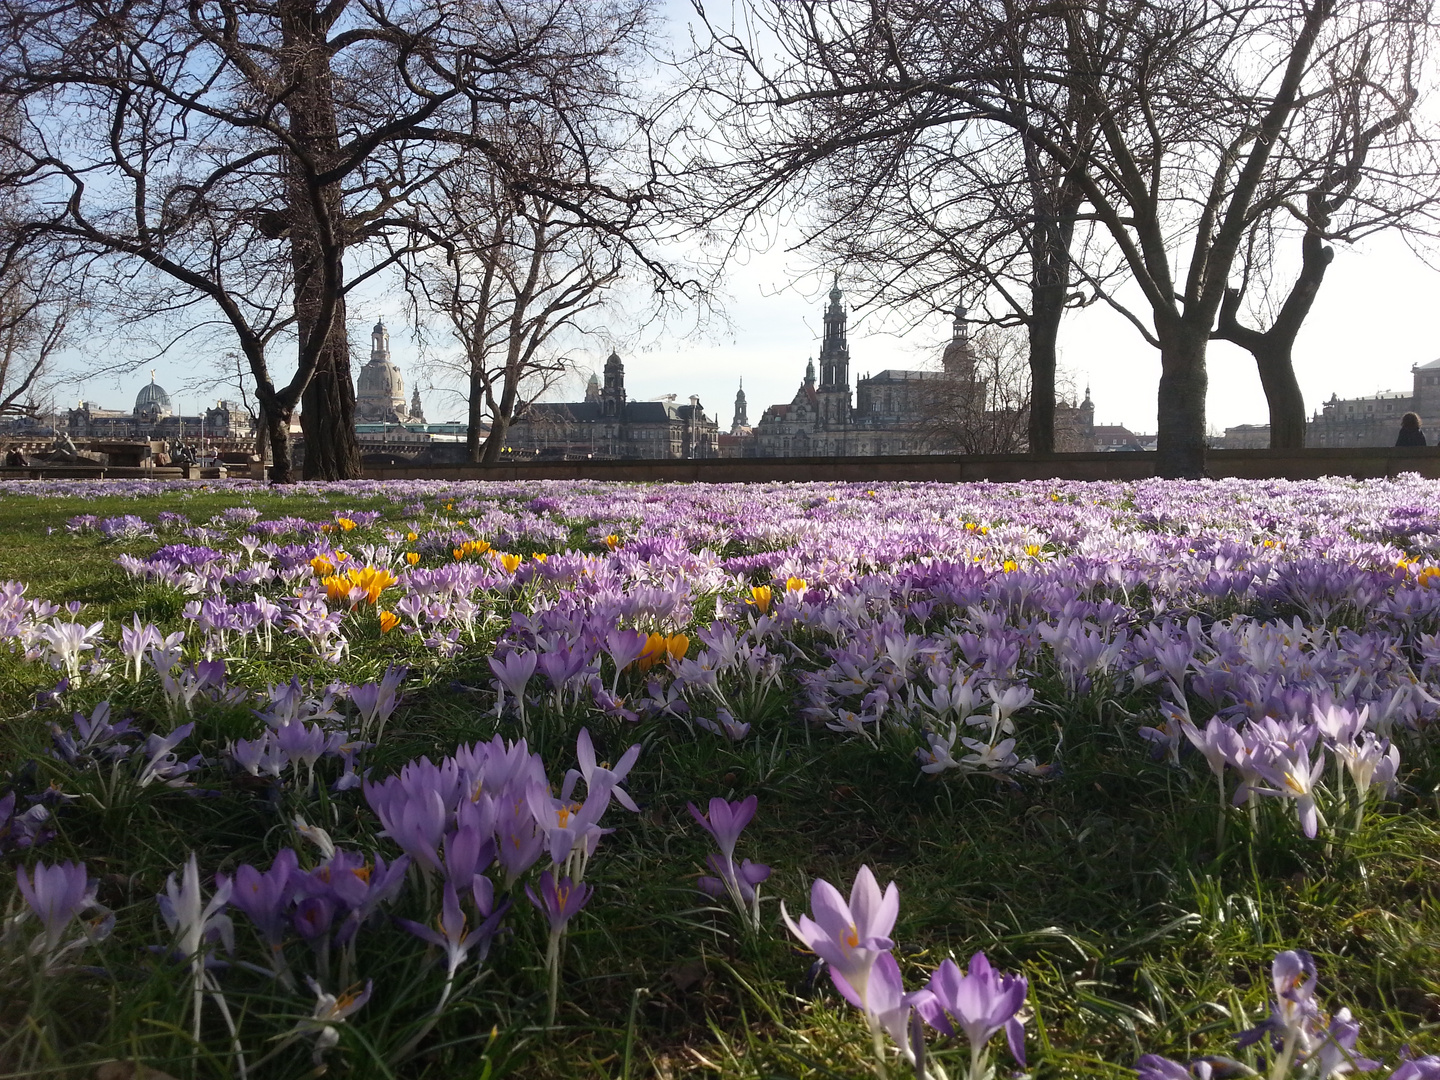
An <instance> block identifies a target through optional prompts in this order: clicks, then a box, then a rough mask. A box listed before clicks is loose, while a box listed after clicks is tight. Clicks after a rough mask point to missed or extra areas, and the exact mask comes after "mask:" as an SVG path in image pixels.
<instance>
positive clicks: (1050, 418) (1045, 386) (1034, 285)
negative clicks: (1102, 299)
mask: <svg viewBox="0 0 1440 1080" xmlns="http://www.w3.org/2000/svg"><path fill="white" fill-rule="evenodd" d="M1027 163H1028V168H1029V170H1030V173H1031V177H1032V179H1031V192H1032V196H1031V199H1032V202H1033V203H1034V206H1035V226H1034V232H1033V236H1032V239H1031V242H1030V317H1029V318H1028V319H1027V320H1026V329H1027V331H1028V333H1029V339H1030V419H1029V441H1030V451H1031V453H1035V454H1053V453H1054V452H1055V368H1056V364H1057V357H1058V351H1057V349H1056V341H1057V340H1058V339H1059V337H1060V320H1061V318H1062V317H1063V316H1064V314H1065V296H1066V294H1067V293H1068V292H1069V290H1070V244H1071V242H1072V240H1073V239H1074V236H1075V214H1076V213H1077V211H1078V210H1079V207H1080V193H1079V189H1078V187H1077V186H1076V185H1072V184H1065V183H1061V184H1060V185H1059V186H1058V187H1056V186H1055V184H1054V180H1053V178H1052V177H1050V176H1049V175H1048V174H1047V173H1046V172H1045V170H1044V169H1043V168H1042V166H1041V163H1040V161H1039V159H1038V155H1035V154H1033V153H1032V152H1030V151H1028V150H1027Z"/></svg>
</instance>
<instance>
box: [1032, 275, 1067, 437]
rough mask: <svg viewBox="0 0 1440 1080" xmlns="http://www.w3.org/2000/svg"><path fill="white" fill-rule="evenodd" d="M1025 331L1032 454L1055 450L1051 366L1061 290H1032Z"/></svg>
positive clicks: (1062, 308)
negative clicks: (1027, 343) (1028, 368)
mask: <svg viewBox="0 0 1440 1080" xmlns="http://www.w3.org/2000/svg"><path fill="white" fill-rule="evenodd" d="M1032 295H1033V300H1032V310H1031V314H1030V318H1029V319H1028V320H1027V325H1026V330H1027V331H1028V333H1029V337H1030V419H1029V444H1030V452H1031V453H1032V454H1053V453H1054V452H1055V367H1056V355H1057V350H1056V345H1055V343H1056V340H1057V339H1058V338H1059V336H1060V316H1061V315H1062V314H1064V311H1065V298H1064V294H1063V290H1055V289H1051V288H1046V289H1038V288H1037V289H1035V290H1034V291H1033V294H1032Z"/></svg>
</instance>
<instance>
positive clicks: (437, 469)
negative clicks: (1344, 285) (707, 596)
mask: <svg viewBox="0 0 1440 1080" xmlns="http://www.w3.org/2000/svg"><path fill="white" fill-rule="evenodd" d="M1207 461H1208V463H1209V470H1210V475H1211V476H1213V477H1217V478H1219V477H1226V476H1238V477H1245V478H1249V479H1269V478H1275V479H1286V480H1309V479H1314V478H1316V477H1321V476H1351V477H1356V478H1358V479H1369V478H1373V477H1383V476H1396V475H1398V474H1400V473H1404V472H1415V473H1419V474H1420V475H1421V476H1425V477H1429V478H1431V479H1440V447H1394V446H1373V447H1355V448H1343V449H1342V448H1336V449H1305V450H1269V449H1265V450H1212V451H1210V453H1209V455H1208V458H1207ZM1154 475H1155V455H1154V454H1149V453H1133V452H1132V453H1103V454H1098V453H1097V454H993V455H984V456H968V457H967V456H960V455H915V456H910V457H857V458H712V459H708V460H699V461H557V462H528V463H522V464H512V465H496V466H493V467H490V468H484V467H481V466H477V465H455V466H415V465H386V466H366V468H365V476H366V477H367V478H369V479H374V480H629V481H638V480H678V481H691V482H702V483H714V484H736V483H741V484H744V483H766V482H770V481H777V480H795V481H829V480H834V481H853V482H857V483H865V482H869V481H877V482H878V481H886V480H920V481H935V480H938V481H961V480H991V481H996V482H1010V481H1016V480H1050V479H1060V480H1141V479H1144V478H1146V477H1150V476H1154Z"/></svg>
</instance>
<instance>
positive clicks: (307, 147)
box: [280, 0, 360, 480]
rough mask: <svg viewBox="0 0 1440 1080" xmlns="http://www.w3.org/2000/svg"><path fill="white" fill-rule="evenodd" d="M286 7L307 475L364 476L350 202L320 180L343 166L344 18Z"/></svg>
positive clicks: (308, 0)
mask: <svg viewBox="0 0 1440 1080" xmlns="http://www.w3.org/2000/svg"><path fill="white" fill-rule="evenodd" d="M341 6H343V5H339V6H335V7H336V8H337V10H338V8H339V7H341ZM280 10H281V27H282V30H283V34H284V48H285V52H286V54H287V55H286V63H285V70H286V75H287V77H288V78H289V80H290V83H291V89H290V91H289V93H288V94H287V96H286V109H287V111H288V113H289V118H290V132H291V135H292V136H293V138H294V139H295V141H296V143H297V145H298V148H299V151H300V154H299V155H298V156H296V157H295V158H293V159H292V161H291V166H290V215H289V216H290V258H291V263H292V265H293V267H294V272H295V317H296V326H297V329H298V331H299V337H300V349H301V351H302V357H301V361H302V366H303V363H304V360H305V356H304V353H305V351H306V350H314V356H315V370H314V374H313V375H312V376H311V378H310V381H309V383H308V384H307V385H306V387H305V390H304V392H303V394H302V395H301V412H300V425H301V427H302V429H303V430H304V432H305V468H304V475H305V479H307V480H350V479H355V478H357V477H359V475H360V447H359V443H358V442H357V440H356V438H355V384H354V382H353V381H352V379H351V375H350V341H349V336H348V334H347V333H346V326H345V303H344V296H343V289H344V270H343V254H344V243H345V241H344V213H345V208H344V205H343V202H342V198H341V192H340V186H339V184H338V182H331V183H328V184H324V185H320V183H319V181H318V180H317V178H316V174H317V173H318V172H321V171H323V170H324V169H327V168H329V167H331V166H332V165H333V164H334V163H335V161H336V159H337V158H338V157H339V149H340V138H339V131H338V127H337V124H336V119H335V99H334V92H333V86H332V75H331V71H330V51H329V47H328V44H327V41H326V38H327V34H328V30H329V22H330V20H333V18H334V17H335V15H334V14H329V15H324V16H322V15H321V13H320V12H319V10H318V8H317V4H316V2H315V0H287V2H285V3H282V5H281V9H280ZM327 311H328V312H329V313H330V315H329V320H328V323H326V322H325V319H326V312H327ZM322 323H323V324H324V325H322ZM317 335H318V337H317Z"/></svg>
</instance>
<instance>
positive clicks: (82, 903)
mask: <svg viewBox="0 0 1440 1080" xmlns="http://www.w3.org/2000/svg"><path fill="white" fill-rule="evenodd" d="M15 883H16V884H17V885H18V886H19V887H20V895H21V896H23V897H24V898H25V903H26V904H28V905H29V906H30V910H31V911H33V912H34V913H35V916H36V917H37V918H38V919H39V920H40V925H41V927H42V928H43V930H42V933H41V934H40V935H39V936H38V937H37V938H36V939H35V942H34V944H33V945H31V947H30V951H31V954H32V955H34V954H38V953H40V952H44V953H45V955H46V956H47V957H54V955H55V954H56V953H57V951H59V949H60V943H61V939H62V938H64V936H65V931H66V930H68V929H69V927H70V923H71V921H72V920H73V919H74V918H75V916H77V915H79V914H80V913H81V912H82V911H86V910H88V909H90V908H94V907H99V905H98V904H97V903H96V902H95V888H96V887H95V885H94V884H92V883H91V881H90V875H89V874H88V873H87V872H86V869H85V864H84V863H83V862H82V863H72V862H70V861H68V860H67V861H65V862H63V863H56V864H55V865H54V866H46V865H45V864H44V863H43V862H42V863H36V864H35V870H34V874H33V877H32V876H30V875H27V874H26V873H25V868H24V867H23V866H22V867H19V868H17V869H16V871H15ZM106 929H107V930H108V927H107V928H106ZM100 936H101V937H103V936H104V934H103V933H102V934H100Z"/></svg>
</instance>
